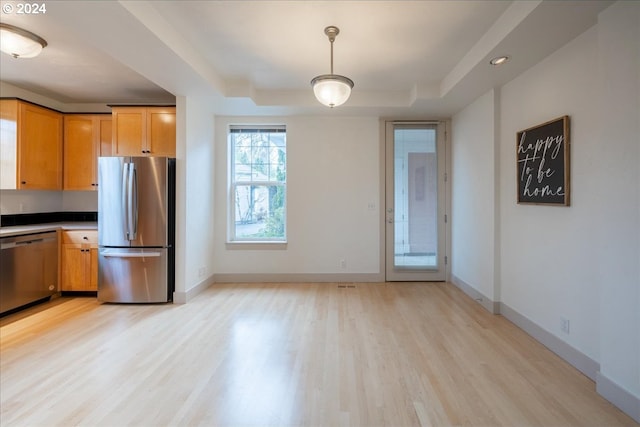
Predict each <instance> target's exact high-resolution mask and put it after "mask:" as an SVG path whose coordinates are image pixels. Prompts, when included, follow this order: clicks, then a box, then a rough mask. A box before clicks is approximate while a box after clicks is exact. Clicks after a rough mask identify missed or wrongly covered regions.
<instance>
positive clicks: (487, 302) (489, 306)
mask: <svg viewBox="0 0 640 427" xmlns="http://www.w3.org/2000/svg"><path fill="white" fill-rule="evenodd" d="M451 283H453V284H454V285H455V286H456V287H457V288H458V289H460V290H461V291H462V292H464V293H465V294H467V295H468V296H469V297H471V298H473V299H474V300H475V301H476V302H477V303H479V304H480V305H481V306H483V307H484V308H485V309H486V310H487V311H488V312H489V313H491V314H500V303H498V302H495V301H493V300H491V298H488V297H487V296H486V295H483V294H482V293H481V292H479V291H478V290H477V289H476V288H474V287H473V286H471V285H469V284H468V283H466V282H465V281H464V280H462V279H460V278H459V277H457V276H456V275H455V274H452V275H451Z"/></svg>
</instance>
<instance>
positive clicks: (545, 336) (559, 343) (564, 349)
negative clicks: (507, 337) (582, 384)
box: [500, 302, 600, 381]
mask: <svg viewBox="0 0 640 427" xmlns="http://www.w3.org/2000/svg"><path fill="white" fill-rule="evenodd" d="M500 314H501V315H503V316H504V317H506V318H507V319H509V321H511V323H513V324H515V325H516V326H518V327H519V328H520V329H522V330H523V331H525V332H526V333H528V334H529V335H531V336H532V337H533V338H535V339H536V340H537V341H539V342H540V343H541V344H542V345H544V346H545V347H547V348H548V349H549V350H551V351H553V352H554V353H555V354H557V355H558V356H560V357H561V358H563V359H564V360H566V361H567V362H568V363H570V364H571V365H572V366H573V367H574V368H576V369H577V370H579V371H580V372H582V373H583V374H585V375H586V376H587V377H589V378H591V379H592V380H593V381H596V375H597V373H598V371H599V370H600V364H599V363H598V362H596V361H595V360H593V359H592V358H590V357H589V356H587V355H586V354H584V353H582V352H580V351H579V350H577V349H576V348H574V347H572V346H571V345H569V344H568V343H566V342H565V341H563V340H561V339H560V338H558V337H557V336H555V335H553V334H552V333H551V332H549V331H547V330H546V329H543V328H542V327H540V326H538V325H537V324H536V323H534V322H533V321H531V320H530V319H528V318H527V317H525V316H523V315H522V314H520V313H518V312H517V311H515V310H514V309H512V308H511V307H509V306H508V305H506V304H505V303H502V302H501V303H500Z"/></svg>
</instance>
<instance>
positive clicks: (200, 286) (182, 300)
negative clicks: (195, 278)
mask: <svg viewBox="0 0 640 427" xmlns="http://www.w3.org/2000/svg"><path fill="white" fill-rule="evenodd" d="M214 282H215V281H214V277H213V276H209V277H207V278H206V279H204V280H202V281H200V282H198V283H197V284H196V285H195V286H193V287H192V288H191V289H189V290H187V291H186V292H174V293H173V303H174V304H186V303H187V302H189V300H191V299H193V297H195V296H196V295H198V294H199V293H200V292H202V291H204V290H205V289H207V288H208V287H209V286H211V285H213V283H214Z"/></svg>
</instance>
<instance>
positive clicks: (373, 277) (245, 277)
mask: <svg viewBox="0 0 640 427" xmlns="http://www.w3.org/2000/svg"><path fill="white" fill-rule="evenodd" d="M214 281H215V282H216V283H256V282H264V283H292V282H301V283H318V282H336V283H361V282H384V275H383V274H380V273H371V274H369V273H326V274H325V273H318V274H313V273H301V274H295V273H286V274H242V273H229V274H216V275H214Z"/></svg>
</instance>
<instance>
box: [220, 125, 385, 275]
mask: <svg viewBox="0 0 640 427" xmlns="http://www.w3.org/2000/svg"><path fill="white" fill-rule="evenodd" d="M262 123H270V124H285V125H286V126H287V162H288V164H287V167H288V170H287V240H288V242H287V245H286V247H284V248H283V247H279V248H277V249H268V248H264V246H263V247H259V248H257V247H255V246H253V247H252V248H244V247H240V248H239V247H238V246H239V245H237V244H236V245H233V246H229V245H227V244H226V237H227V222H226V219H227V208H228V197H227V146H228V143H227V129H228V125H229V124H262ZM379 144H380V134H379V121H378V119H377V118H373V117H364V118H363V117H357V118H356V117H353V118H348V117H346V118H345V117H299V116H288V117H218V118H217V120H216V164H215V169H216V174H215V180H216V199H215V206H214V208H215V235H216V242H215V257H214V266H215V271H216V275H217V276H219V278H220V279H222V280H234V279H236V278H237V279H238V280H243V279H250V277H248V276H247V275H251V274H253V273H261V279H262V280H265V278H266V280H279V281H280V280H287V278H291V277H296V280H300V277H301V276H300V275H304V276H305V278H307V279H309V280H322V275H325V274H329V275H331V274H333V275H334V276H330V277H331V278H332V279H335V278H336V276H335V275H341V277H342V278H345V279H347V280H348V279H349V277H352V278H354V279H355V278H356V277H357V278H358V279H361V280H376V279H378V280H379V278H380V276H379V273H380V271H381V266H380V238H381V236H380V231H379V227H380V223H379V218H380V217H379V206H380V200H379V199H380V187H379V182H380V157H379V147H380V146H379ZM370 203H373V204H374V205H375V207H376V208H375V209H374V210H368V205H369V204H370ZM342 258H344V259H345V261H346V268H344V269H343V268H341V267H340V265H339V260H340V259H342ZM269 275H271V276H269ZM291 275H294V276H291ZM318 275H320V276H318ZM351 275H353V276H351ZM363 275H364V276H363Z"/></svg>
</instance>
